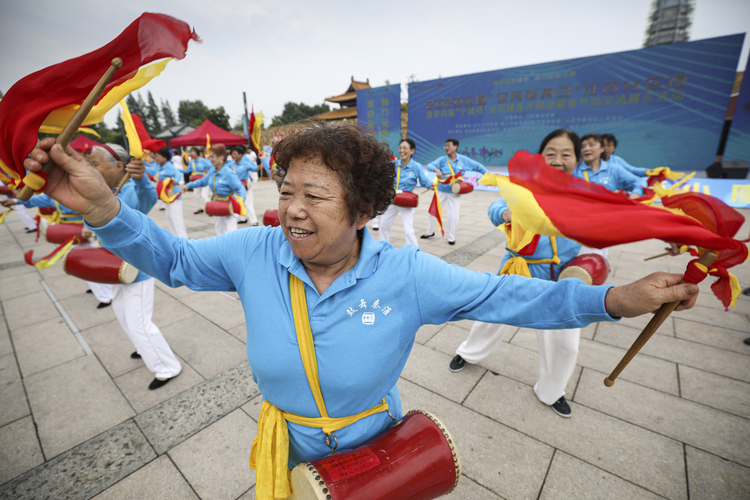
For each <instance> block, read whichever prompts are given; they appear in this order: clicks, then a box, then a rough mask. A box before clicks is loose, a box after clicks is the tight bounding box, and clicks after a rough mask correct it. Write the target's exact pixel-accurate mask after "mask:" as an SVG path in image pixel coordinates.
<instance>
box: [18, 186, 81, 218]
mask: <svg viewBox="0 0 750 500" xmlns="http://www.w3.org/2000/svg"><path fill="white" fill-rule="evenodd" d="M16 201H18V203H20V204H21V205H23V206H24V207H26V208H31V207H37V208H45V207H55V209H56V210H57V211H58V212H59V213H60V218H61V222H76V223H77V222H81V221H83V217H81V215H80V214H79V213H78V212H74V211H73V210H71V209H69V208H68V207H66V206H65V205H63V204H61V203H58V202H56V201H55V200H53V199H52V198H50V197H49V196H47V195H46V194H44V193H42V194H39V195H36V196H32V197H31V198H29V200H28V201H23V200H16Z"/></svg>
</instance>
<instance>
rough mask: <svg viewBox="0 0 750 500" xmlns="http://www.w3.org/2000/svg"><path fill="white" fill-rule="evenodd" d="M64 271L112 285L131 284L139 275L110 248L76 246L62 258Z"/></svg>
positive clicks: (88, 279)
mask: <svg viewBox="0 0 750 500" xmlns="http://www.w3.org/2000/svg"><path fill="white" fill-rule="evenodd" d="M62 268H63V271H65V272H66V273H68V274H70V275H71V276H75V277H76V278H80V279H82V280H86V281H93V282H94V283H106V284H112V285H118V284H125V285H127V284H130V283H132V282H133V281H135V279H136V278H137V277H138V269H136V268H134V267H133V266H131V265H130V264H128V263H127V262H124V261H123V260H122V259H121V258H120V257H118V256H117V255H115V254H113V253H112V252H110V251H109V250H106V249H104V248H98V247H76V248H74V249H72V250H71V251H70V252H68V253H67V254H65V257H63V259H62Z"/></svg>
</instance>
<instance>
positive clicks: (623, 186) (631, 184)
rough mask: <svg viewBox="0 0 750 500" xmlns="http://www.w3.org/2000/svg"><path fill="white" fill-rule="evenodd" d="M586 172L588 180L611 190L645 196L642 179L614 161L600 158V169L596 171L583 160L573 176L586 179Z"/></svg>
mask: <svg viewBox="0 0 750 500" xmlns="http://www.w3.org/2000/svg"><path fill="white" fill-rule="evenodd" d="M584 172H587V173H588V177H589V178H588V180H589V181H590V182H595V183H597V184H601V185H602V186H604V187H605V188H607V189H609V190H610V191H617V190H618V189H620V190H622V191H627V192H629V193H636V194H638V195H640V196H643V193H644V191H643V186H642V185H641V184H640V183H641V180H640V179H639V178H638V177H636V176H635V175H633V174H631V173H630V172H628V171H627V170H625V169H623V168H621V167H618V166H617V165H615V164H613V163H612V162H608V161H604V160H599V170H597V171H596V172H594V170H593V169H592V168H591V167H589V166H588V165H586V163H585V162H581V163H579V164H578V166H577V167H576V169H575V170H573V177H578V178H579V179H586V174H585V173H584Z"/></svg>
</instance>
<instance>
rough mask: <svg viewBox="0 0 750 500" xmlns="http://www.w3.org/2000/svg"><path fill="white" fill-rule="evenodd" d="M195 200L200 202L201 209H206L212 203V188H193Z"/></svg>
mask: <svg viewBox="0 0 750 500" xmlns="http://www.w3.org/2000/svg"><path fill="white" fill-rule="evenodd" d="M193 198H195V199H196V201H198V206H199V207H201V209H203V210H205V209H206V203H208V202H209V201H211V187H210V186H203V187H199V188H193Z"/></svg>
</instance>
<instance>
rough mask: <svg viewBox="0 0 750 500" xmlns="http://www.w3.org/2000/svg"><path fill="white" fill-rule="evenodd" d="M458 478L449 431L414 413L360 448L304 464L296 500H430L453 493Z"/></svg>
mask: <svg viewBox="0 0 750 500" xmlns="http://www.w3.org/2000/svg"><path fill="white" fill-rule="evenodd" d="M460 476H461V460H460V458H459V456H458V452H457V451H456V444H455V442H454V441H453V437H451V435H450V433H449V432H448V429H446V428H445V426H444V425H443V423H442V422H440V420H438V419H437V418H436V417H434V416H432V415H430V414H429V413H427V412H423V411H421V410H415V411H410V412H409V413H408V414H406V415H405V416H404V418H403V419H401V421H400V423H399V424H398V425H396V426H395V427H390V428H388V429H386V430H385V431H383V432H382V433H381V434H380V435H378V436H376V437H374V438H373V439H371V440H370V441H368V442H366V443H365V444H363V445H362V446H359V447H357V448H355V449H353V450H350V451H346V452H342V453H337V454H335V455H333V456H329V457H326V458H321V459H319V460H314V461H312V462H302V463H300V464H299V465H298V466H297V467H295V468H294V470H292V480H291V483H292V498H294V499H295V500H318V499H327V500H353V499H359V498H365V497H366V498H382V499H388V500H406V499H411V500H428V499H432V498H437V497H440V496H443V495H446V494H448V493H450V492H451V491H453V489H454V488H455V487H456V485H457V484H458V479H459V477H460ZM364 492H367V493H366V494H365V493H364ZM363 495H364V496H363Z"/></svg>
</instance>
